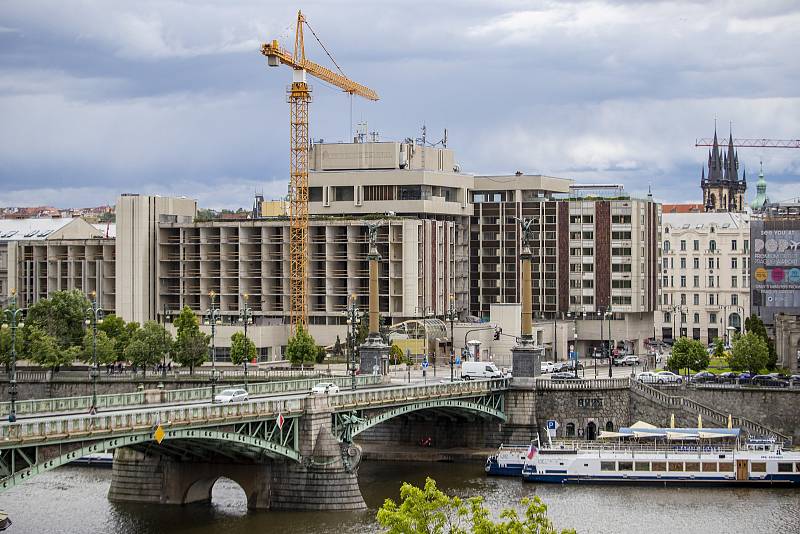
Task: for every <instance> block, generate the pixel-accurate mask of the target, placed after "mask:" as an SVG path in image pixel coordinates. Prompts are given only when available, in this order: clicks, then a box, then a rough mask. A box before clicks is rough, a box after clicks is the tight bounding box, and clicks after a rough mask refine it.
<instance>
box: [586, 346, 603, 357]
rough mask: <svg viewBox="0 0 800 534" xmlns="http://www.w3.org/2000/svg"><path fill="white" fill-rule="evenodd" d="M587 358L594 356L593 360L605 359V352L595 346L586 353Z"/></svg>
mask: <svg viewBox="0 0 800 534" xmlns="http://www.w3.org/2000/svg"><path fill="white" fill-rule="evenodd" d="M587 356H588V357H589V358H594V359H595V360H602V359H605V357H606V355H605V353H604V352H603V351H602V350H601V349H600V348H598V347H595V348H594V349H592V350H591V352H589V353H587Z"/></svg>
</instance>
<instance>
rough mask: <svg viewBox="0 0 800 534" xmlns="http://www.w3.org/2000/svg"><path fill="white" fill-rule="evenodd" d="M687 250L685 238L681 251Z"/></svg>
mask: <svg viewBox="0 0 800 534" xmlns="http://www.w3.org/2000/svg"><path fill="white" fill-rule="evenodd" d="M685 250H686V240H685V239H681V251H682V252H683V251H685Z"/></svg>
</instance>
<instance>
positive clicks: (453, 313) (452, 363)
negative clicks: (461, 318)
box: [447, 294, 458, 382]
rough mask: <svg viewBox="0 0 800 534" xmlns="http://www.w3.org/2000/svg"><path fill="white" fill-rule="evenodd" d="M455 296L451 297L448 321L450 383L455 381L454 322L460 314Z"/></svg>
mask: <svg viewBox="0 0 800 534" xmlns="http://www.w3.org/2000/svg"><path fill="white" fill-rule="evenodd" d="M455 300H456V297H455V295H453V294H451V295H450V308H449V309H448V310H447V320H449V321H450V382H452V381H453V372H454V366H455V363H456V362H455V359H456V343H455V339H454V338H453V322H455V320H456V319H457V318H458V313H457V312H456V309H455Z"/></svg>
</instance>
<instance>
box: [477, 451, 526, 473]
mask: <svg viewBox="0 0 800 534" xmlns="http://www.w3.org/2000/svg"><path fill="white" fill-rule="evenodd" d="M532 450H533V445H500V448H498V449H497V452H496V453H495V454H493V455H491V456H489V458H487V459H486V466H485V468H484V469H485V471H486V474H487V475H492V476H507V477H518V476H521V475H522V467H523V466H524V465H525V459H526V458H527V457H528V454H529V453H530V452H531V451H532Z"/></svg>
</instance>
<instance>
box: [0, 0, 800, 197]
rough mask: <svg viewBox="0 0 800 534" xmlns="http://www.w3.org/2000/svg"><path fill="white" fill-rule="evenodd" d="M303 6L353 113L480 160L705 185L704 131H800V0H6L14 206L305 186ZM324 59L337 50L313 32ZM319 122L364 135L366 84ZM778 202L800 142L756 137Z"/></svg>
mask: <svg viewBox="0 0 800 534" xmlns="http://www.w3.org/2000/svg"><path fill="white" fill-rule="evenodd" d="M298 7H302V9H303V11H304V13H305V15H306V17H307V19H308V21H309V23H310V25H311V27H312V28H313V29H314V30H315V31H316V33H317V35H318V36H319V37H320V39H322V41H323V43H324V44H325V46H326V47H327V48H328V50H330V51H331V52H332V54H333V56H334V58H335V59H336V61H337V63H338V64H339V65H340V66H341V67H342V69H343V70H344V72H345V73H347V75H349V76H350V77H351V78H353V79H355V80H356V81H359V82H361V83H363V84H365V85H368V86H370V87H372V88H374V89H375V90H376V91H377V92H378V93H379V94H380V96H381V100H380V101H378V102H376V103H372V102H367V101H363V100H361V101H359V100H358V99H356V100H354V111H353V115H354V122H361V121H365V122H367V124H368V129H369V130H370V131H378V132H380V135H381V138H382V139H385V140H400V139H404V138H406V137H418V136H419V135H420V127H421V126H422V124H423V123H424V124H426V125H427V127H428V137H429V139H434V140H436V139H439V138H441V135H442V131H443V130H444V128H447V130H448V141H449V146H450V147H451V148H453V149H454V150H455V152H456V158H457V160H458V162H459V163H460V165H461V168H462V170H464V171H465V172H470V173H475V174H484V173H513V172H514V171H517V170H521V171H524V172H527V173H544V174H550V175H554V176H563V177H568V178H574V179H576V180H578V181H581V182H609V183H622V184H624V185H625V186H626V187H627V189H628V190H630V191H631V192H633V193H639V194H643V193H645V192H646V191H647V188H648V186H649V185H652V188H653V192H654V194H655V195H656V198H657V199H659V200H661V201H665V202H674V201H677V202H682V201H698V199H699V198H700V189H699V185H698V182H699V176H700V169H701V167H702V166H703V165H704V164H705V161H706V152H705V151H704V150H703V149H698V148H695V147H694V141H695V138H696V137H709V136H711V135H712V134H713V129H714V120H715V117H716V119H717V124H718V130H719V132H720V134H721V135H723V136H725V137H727V135H728V129H729V124H730V123H732V124H733V134H734V136H735V137H768V138H777V139H793V138H794V139H797V138H800V128H799V127H798V124H800V60H798V58H797V49H798V27H800V3H798V2H797V1H796V0H794V1H793V0H786V1H772V2H770V1H765V0H761V1H750V2H748V1H744V0H740V1H731V2H705V1H698V2H663V3H661V2H652V1H643V2H633V1H630V2H623V1H619V2H581V1H574V2H564V1H562V2H526V1H515V0H486V1H479V0H450V1H435V0H420V1H418V0H404V1H402V2H395V1H388V0H373V1H365V0H360V1H332V0H325V1H309V0H307V1H305V2H303V3H302V4H301V5H299V4H292V3H291V2H285V1H281V2H273V1H271V0H270V1H265V0H225V1H222V0H219V1H216V2H212V1H202V0H159V1H145V0H143V1H138V2H137V1H127V0H114V1H104V0H69V1H64V0H59V1H46V0H19V1H18V0H3V1H2V2H0V185H1V186H2V187H0V205H40V204H51V205H56V206H88V205H97V204H104V203H113V202H114V200H115V198H116V196H117V195H118V194H119V193H122V192H140V193H153V194H164V195H166V194H172V195H186V196H191V197H194V198H197V199H198V200H199V201H200V204H201V205H202V206H206V207H213V208H223V207H239V206H250V205H252V196H253V193H254V192H255V191H262V192H263V193H264V194H265V195H266V196H267V197H268V198H277V197H279V196H282V195H285V194H286V184H287V181H288V178H287V177H288V167H289V159H288V154H289V150H288V148H289V135H288V133H289V125H288V122H289V121H288V114H289V110H288V105H287V104H286V97H285V88H286V85H287V83H289V82H290V80H291V72H290V70H289V69H288V68H285V67H284V68H277V69H268V68H267V66H266V61H265V58H263V57H262V56H261V55H260V53H259V45H260V43H261V42H263V41H266V40H270V39H273V38H278V39H279V40H281V41H282V43H283V44H284V45H285V46H287V47H288V46H289V44H290V38H291V36H293V33H294V22H295V18H296V12H297V9H298ZM306 51H307V55H308V56H309V57H310V58H312V59H314V60H317V61H318V62H320V63H322V64H325V65H328V66H332V65H331V64H330V62H329V61H327V57H326V56H325V52H324V51H323V50H322V48H321V47H320V46H319V45H318V44H317V43H316V41H315V40H314V38H313V36H312V35H311V34H310V32H308V31H307V32H306ZM312 83H313V84H314V102H313V104H312V109H311V123H312V124H311V132H312V133H311V135H312V137H313V138H314V139H319V138H323V139H325V140H328V141H339V140H345V139H346V138H347V137H348V136H349V132H350V120H349V117H350V115H349V113H350V100H349V98H348V97H347V96H346V95H344V94H342V93H340V92H339V91H338V90H336V89H334V88H332V87H331V86H328V85H326V84H324V83H322V82H313V81H312ZM739 158H740V162H741V164H742V165H743V166H745V167H746V169H747V176H748V183H749V185H750V187H749V189H748V198H752V196H753V195H754V193H755V180H756V175H757V173H758V166H759V161H760V160H762V159H763V162H764V172H765V174H766V176H767V180H768V183H769V190H768V193H769V195H770V197H771V198H772V199H773V200H785V199H788V198H790V197H796V196H798V195H800V150H788V149H753V148H743V149H741V150H740V155H739Z"/></svg>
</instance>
